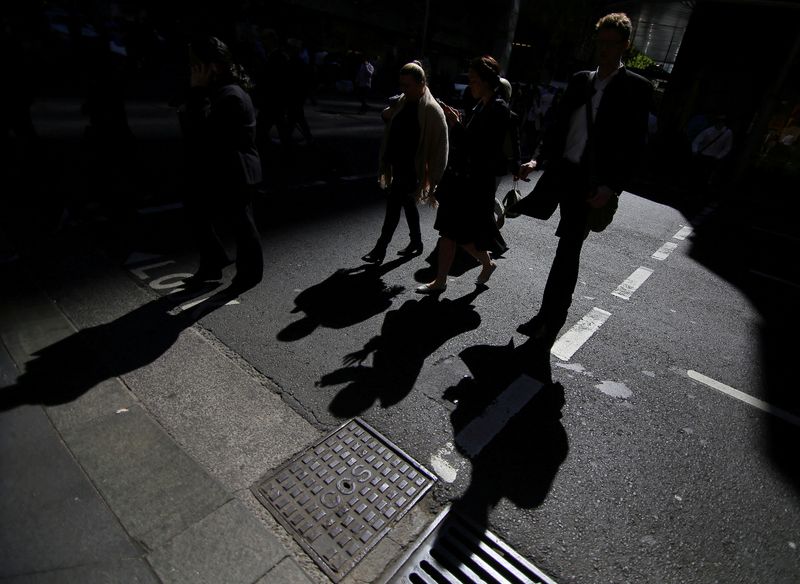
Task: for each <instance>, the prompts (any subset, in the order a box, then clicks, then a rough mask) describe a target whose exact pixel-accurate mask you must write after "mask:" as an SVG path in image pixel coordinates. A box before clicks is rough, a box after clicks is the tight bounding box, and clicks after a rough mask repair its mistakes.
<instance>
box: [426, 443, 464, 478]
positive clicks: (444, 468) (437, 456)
mask: <svg viewBox="0 0 800 584" xmlns="http://www.w3.org/2000/svg"><path fill="white" fill-rule="evenodd" d="M453 456H454V448H453V443H452V442H448V443H447V444H445V445H444V447H443V448H440V449H439V450H437V451H436V452H435V453H434V454H431V468H432V469H433V472H435V473H436V474H437V475H438V477H439V478H440V479H442V481H444V482H445V483H452V482H454V481H455V480H456V477H458V468H457V467H456V466H454V465H453V464H450V461H448V460H447V458H452V457H453Z"/></svg>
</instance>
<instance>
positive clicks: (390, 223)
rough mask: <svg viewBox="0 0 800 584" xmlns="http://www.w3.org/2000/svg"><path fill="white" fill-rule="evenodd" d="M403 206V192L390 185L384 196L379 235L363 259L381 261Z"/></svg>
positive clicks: (398, 221)
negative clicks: (384, 209)
mask: <svg viewBox="0 0 800 584" xmlns="http://www.w3.org/2000/svg"><path fill="white" fill-rule="evenodd" d="M402 208H403V194H402V193H401V192H400V190H399V189H396V188H394V187H390V188H389V190H388V193H387V196H386V215H384V218H383V226H382V227H381V235H380V237H379V238H378V242H377V243H376V244H375V247H374V248H373V249H372V251H370V252H369V253H368V254H367V255H366V256H364V260H365V261H371V262H375V263H378V262H381V261H383V258H384V257H385V256H386V248H387V247H388V246H389V242H391V241H392V237H393V236H394V232H395V229H397V224H398V223H400V211H401V209H402Z"/></svg>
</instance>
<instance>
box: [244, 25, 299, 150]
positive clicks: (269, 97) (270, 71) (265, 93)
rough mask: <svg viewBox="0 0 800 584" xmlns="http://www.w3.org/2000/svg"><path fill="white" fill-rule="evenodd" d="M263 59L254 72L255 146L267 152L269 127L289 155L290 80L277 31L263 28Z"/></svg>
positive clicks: (285, 54)
mask: <svg viewBox="0 0 800 584" xmlns="http://www.w3.org/2000/svg"><path fill="white" fill-rule="evenodd" d="M261 42H262V45H263V47H264V54H265V57H264V61H263V63H262V65H261V67H260V68H259V70H258V71H257V74H256V87H255V90H254V91H253V102H254V104H255V106H256V107H257V108H258V146H259V150H260V151H261V153H262V154H263V153H265V152H266V148H267V145H268V144H269V143H270V132H271V131H272V128H273V127H274V128H276V129H277V131H278V139H279V140H280V143H281V147H282V154H283V155H284V157H288V154H289V150H290V145H291V134H292V128H291V127H290V125H289V119H288V107H289V94H288V92H287V90H286V82H287V80H288V79H289V74H290V71H289V55H288V54H287V52H286V51H285V50H283V48H282V47H281V46H280V38H279V37H278V34H277V33H276V32H275V31H274V30H271V29H268V30H266V31H264V34H263V35H262V39H261Z"/></svg>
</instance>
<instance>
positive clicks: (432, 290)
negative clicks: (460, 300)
mask: <svg viewBox="0 0 800 584" xmlns="http://www.w3.org/2000/svg"><path fill="white" fill-rule="evenodd" d="M445 290H447V284H437V283H436V282H430V283H428V284H423V285H422V286H417V288H416V289H415V290H414V292H416V293H417V294H441V293H442V292H444V291H445Z"/></svg>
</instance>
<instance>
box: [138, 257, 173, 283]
mask: <svg viewBox="0 0 800 584" xmlns="http://www.w3.org/2000/svg"><path fill="white" fill-rule="evenodd" d="M174 263H175V260H167V261H165V262H158V263H157V264H150V265H149V266H141V267H139V268H131V273H132V274H135V275H136V276H138V277H139V279H140V280H146V279H147V278H148V276H147V271H148V270H154V269H156V268H161V267H163V266H168V265H170V264H174Z"/></svg>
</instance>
